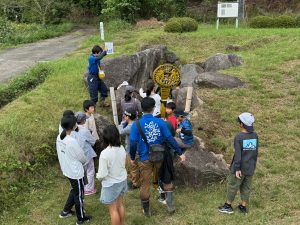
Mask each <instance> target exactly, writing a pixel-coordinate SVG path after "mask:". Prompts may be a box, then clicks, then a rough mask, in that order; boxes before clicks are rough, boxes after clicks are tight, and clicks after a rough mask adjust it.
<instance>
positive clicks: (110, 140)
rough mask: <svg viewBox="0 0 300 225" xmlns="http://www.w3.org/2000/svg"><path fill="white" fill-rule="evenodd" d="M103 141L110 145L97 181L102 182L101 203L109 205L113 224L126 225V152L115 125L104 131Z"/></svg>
mask: <svg viewBox="0 0 300 225" xmlns="http://www.w3.org/2000/svg"><path fill="white" fill-rule="evenodd" d="M103 140H104V142H105V144H107V145H108V147H107V148H106V149H104V150H103V151H102V152H101V154H100V158H99V170H98V173H97V175H96V177H97V179H99V180H102V189H101V196H100V201H101V202H102V203H103V204H105V205H108V208H109V213H110V218H111V223H112V224H113V225H124V224H125V208H124V204H123V195H124V194H125V193H126V192H127V191H128V187H127V172H126V168H125V162H126V151H125V149H124V147H123V146H122V145H121V141H120V134H119V131H118V129H117V127H116V126H115V125H110V126H107V127H106V128H105V129H104V130H103Z"/></svg>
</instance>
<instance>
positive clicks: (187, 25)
mask: <svg viewBox="0 0 300 225" xmlns="http://www.w3.org/2000/svg"><path fill="white" fill-rule="evenodd" d="M197 29H198V22H197V21H196V20H194V19H192V18H189V17H179V18H175V17H174V18H171V19H170V20H169V21H168V22H167V23H166V25H165V31H166V32H172V33H183V32H191V31H196V30H197Z"/></svg>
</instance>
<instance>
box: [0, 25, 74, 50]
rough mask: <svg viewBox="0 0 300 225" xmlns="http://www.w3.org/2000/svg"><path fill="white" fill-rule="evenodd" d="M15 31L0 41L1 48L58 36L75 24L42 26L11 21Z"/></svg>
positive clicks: (68, 30)
mask: <svg viewBox="0 0 300 225" xmlns="http://www.w3.org/2000/svg"><path fill="white" fill-rule="evenodd" d="M11 24H12V25H11V26H12V29H13V33H12V34H11V35H10V36H9V37H8V38H6V40H5V42H4V43H0V49H3V48H11V47H15V45H18V44H25V43H32V42H36V41H39V40H43V39H47V38H52V37H57V36H61V35H63V34H65V33H66V32H70V31H71V30H72V29H73V28H74V25H73V24H72V23H62V24H58V25H47V26H42V25H39V24H24V23H11Z"/></svg>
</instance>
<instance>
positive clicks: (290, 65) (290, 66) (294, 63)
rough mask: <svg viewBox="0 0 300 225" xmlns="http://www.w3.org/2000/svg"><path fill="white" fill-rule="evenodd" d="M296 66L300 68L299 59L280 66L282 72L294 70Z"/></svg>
mask: <svg viewBox="0 0 300 225" xmlns="http://www.w3.org/2000/svg"><path fill="white" fill-rule="evenodd" d="M298 66H300V59H295V60H290V61H287V62H285V63H284V64H282V65H281V67H282V69H283V70H284V72H289V71H291V70H294V69H295V68H296V67H298Z"/></svg>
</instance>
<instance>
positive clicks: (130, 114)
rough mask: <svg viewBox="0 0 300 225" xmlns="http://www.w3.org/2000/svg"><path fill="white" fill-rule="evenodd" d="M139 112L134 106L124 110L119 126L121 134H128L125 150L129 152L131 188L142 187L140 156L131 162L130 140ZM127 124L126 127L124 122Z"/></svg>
mask: <svg viewBox="0 0 300 225" xmlns="http://www.w3.org/2000/svg"><path fill="white" fill-rule="evenodd" d="M136 116H137V112H136V110H135V109H133V108H128V109H127V111H125V112H124V119H125V120H124V121H123V122H122V123H121V124H120V125H119V126H118V130H119V132H120V135H121V136H126V139H125V150H126V153H127V156H126V160H127V162H126V163H127V167H128V177H129V180H130V181H131V183H130V185H129V186H130V188H131V189H136V188H139V187H140V181H139V179H140V170H139V165H138V158H137V157H136V159H135V160H134V163H131V161H130V155H129V152H130V140H129V135H130V130H131V126H132V123H133V121H134V120H135V119H136ZM125 123H126V124H127V125H126V126H125V127H124V124H125Z"/></svg>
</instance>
